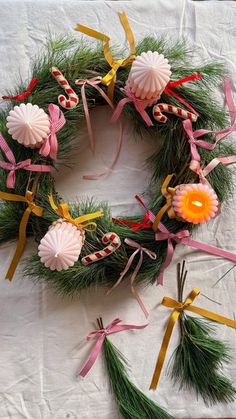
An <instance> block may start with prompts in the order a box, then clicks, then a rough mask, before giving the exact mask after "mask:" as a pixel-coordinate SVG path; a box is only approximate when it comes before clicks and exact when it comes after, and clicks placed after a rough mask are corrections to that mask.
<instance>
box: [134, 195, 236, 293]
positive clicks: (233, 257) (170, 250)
mask: <svg viewBox="0 0 236 419" xmlns="http://www.w3.org/2000/svg"><path fill="white" fill-rule="evenodd" d="M136 199H137V201H138V202H139V203H140V205H141V206H142V207H143V208H144V209H145V211H146V214H147V215H148V218H149V221H150V222H151V223H152V224H153V223H154V221H155V218H156V217H155V215H154V213H153V212H152V211H151V210H150V209H149V208H148V207H147V206H146V205H145V203H144V202H143V200H142V199H141V198H140V196H137V195H136ZM158 230H159V232H156V233H155V240H158V241H160V240H168V243H167V253H166V259H165V261H164V263H163V265H162V267H161V270H160V273H159V276H158V278H157V285H158V284H161V285H162V284H163V275H164V271H165V269H166V268H167V267H168V266H169V264H170V263H171V261H172V257H173V254H174V242H176V243H177V244H179V243H181V244H184V245H186V246H190V247H193V248H194V249H198V250H201V251H203V252H206V253H209V254H210V255H214V256H219V257H223V258H225V259H228V260H230V261H231V262H236V254H234V253H232V252H228V251H227V250H223V249H220V248H219V247H216V246H211V245H209V244H206V243H201V242H198V241H196V240H192V239H190V237H189V235H190V233H189V231H188V230H182V231H179V232H178V233H171V232H170V231H169V230H168V229H167V228H166V227H165V226H164V224H162V223H161V222H159V224H158ZM161 233H164V234H161Z"/></svg>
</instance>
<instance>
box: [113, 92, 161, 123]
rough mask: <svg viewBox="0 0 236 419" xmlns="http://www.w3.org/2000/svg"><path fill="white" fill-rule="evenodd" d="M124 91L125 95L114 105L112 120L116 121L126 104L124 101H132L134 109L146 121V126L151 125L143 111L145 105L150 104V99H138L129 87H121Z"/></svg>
mask: <svg viewBox="0 0 236 419" xmlns="http://www.w3.org/2000/svg"><path fill="white" fill-rule="evenodd" d="M121 91H123V92H124V93H125V95H126V96H127V97H124V98H123V99H121V100H120V101H119V103H118V105H117V107H116V110H115V112H114V113H113V115H112V122H116V121H117V120H118V119H119V117H120V115H121V112H122V110H123V107H124V106H125V105H126V103H130V102H132V103H133V104H134V107H135V109H136V111H137V112H138V113H139V114H140V115H141V117H142V118H143V120H144V122H146V124H147V126H148V127H150V126H153V123H152V120H151V118H150V117H149V115H148V114H147V112H146V111H145V109H146V107H147V106H148V105H150V99H139V98H137V97H136V96H135V94H134V93H132V92H131V90H130V88H129V87H125V88H124V89H121Z"/></svg>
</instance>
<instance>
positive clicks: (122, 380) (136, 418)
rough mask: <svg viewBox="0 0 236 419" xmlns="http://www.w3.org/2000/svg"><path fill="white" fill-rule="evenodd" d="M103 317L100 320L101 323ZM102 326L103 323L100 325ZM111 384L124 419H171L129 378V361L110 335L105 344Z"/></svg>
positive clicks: (104, 351) (105, 356)
mask: <svg viewBox="0 0 236 419" xmlns="http://www.w3.org/2000/svg"><path fill="white" fill-rule="evenodd" d="M100 322H101V319H100V321H99V324H100ZM99 327H100V328H102V324H100V326H99ZM103 353H104V358H105V362H106V367H107V372H108V376H109V381H110V385H111V387H112V390H113V393H114V396H115V400H116V404H117V407H118V409H119V413H120V416H121V417H122V418H123V419H171V418H172V416H170V415H169V414H168V413H167V412H166V411H165V410H164V409H163V408H161V407H160V406H158V405H157V404H156V403H155V402H154V401H152V400H151V399H149V398H148V397H147V396H146V395H145V394H144V393H143V392H142V391H141V390H139V389H138V388H137V387H136V386H135V385H134V384H133V383H132V382H131V381H130V379H129V378H128V375H127V372H126V368H125V367H126V365H127V362H126V360H125V358H124V357H123V355H122V354H121V353H120V352H119V351H118V349H117V348H116V347H115V346H114V345H113V344H112V343H111V341H110V340H109V339H108V337H106V338H105V341H104V344H103ZM172 419H173V418H172Z"/></svg>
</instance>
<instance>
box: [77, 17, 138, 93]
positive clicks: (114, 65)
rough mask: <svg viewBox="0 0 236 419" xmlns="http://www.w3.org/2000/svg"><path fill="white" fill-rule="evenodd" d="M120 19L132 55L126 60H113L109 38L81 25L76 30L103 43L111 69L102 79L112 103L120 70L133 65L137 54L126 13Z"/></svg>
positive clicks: (105, 55)
mask: <svg viewBox="0 0 236 419" xmlns="http://www.w3.org/2000/svg"><path fill="white" fill-rule="evenodd" d="M119 18H120V21H121V24H122V26H123V28H124V31H125V34H126V38H127V40H128V43H129V46H130V55H129V56H128V57H127V58H125V59H119V60H115V59H114V58H113V55H112V53H111V50H110V38H109V37H108V36H106V35H104V34H102V33H101V32H97V31H95V30H93V29H90V28H88V27H87V26H83V25H80V24H77V26H76V28H75V30H76V31H79V32H82V33H84V34H85V35H88V36H91V37H92V38H96V39H99V40H100V41H102V42H103V53H104V57H105V59H106V61H107V62H108V64H109V65H110V67H111V69H110V70H109V71H108V73H107V74H106V75H105V76H104V77H103V78H102V83H103V84H104V85H106V86H108V96H109V98H110V100H111V101H113V96H114V88H115V82H116V78H117V71H118V69H119V68H120V67H125V66H126V65H128V64H131V63H132V62H133V60H134V59H135V54H136V49H135V41H134V36H133V33H132V30H131V28H130V25H129V22H128V19H127V17H126V14H125V13H124V12H120V13H119Z"/></svg>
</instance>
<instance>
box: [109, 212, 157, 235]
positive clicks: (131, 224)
mask: <svg viewBox="0 0 236 419" xmlns="http://www.w3.org/2000/svg"><path fill="white" fill-rule="evenodd" d="M112 221H113V223H116V224H121V225H122V224H123V225H126V226H129V227H132V228H131V230H133V231H137V230H141V229H142V228H149V229H150V228H152V225H151V224H150V223H149V216H148V214H145V215H144V217H143V219H142V221H140V222H139V223H138V222H135V221H127V220H120V219H119V218H112Z"/></svg>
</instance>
